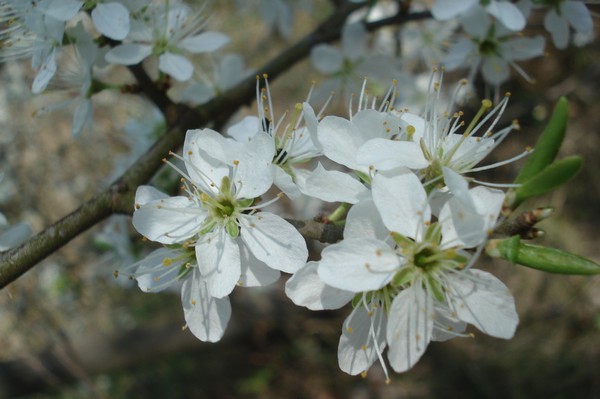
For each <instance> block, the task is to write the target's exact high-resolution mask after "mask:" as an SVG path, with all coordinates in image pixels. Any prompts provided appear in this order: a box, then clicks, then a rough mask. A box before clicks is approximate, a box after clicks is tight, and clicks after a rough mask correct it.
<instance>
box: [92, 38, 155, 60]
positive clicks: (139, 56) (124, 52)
mask: <svg viewBox="0 0 600 399" xmlns="http://www.w3.org/2000/svg"><path fill="white" fill-rule="evenodd" d="M151 54H152V46H148V45H145V44H137V43H125V44H120V45H118V46H116V47H114V48H112V49H111V50H110V51H109V52H108V53H106V55H105V56H104V58H105V59H106V62H109V63H111V64H120V65H135V64H138V63H140V62H142V60H143V59H144V58H146V57H149V56H150V55H151Z"/></svg>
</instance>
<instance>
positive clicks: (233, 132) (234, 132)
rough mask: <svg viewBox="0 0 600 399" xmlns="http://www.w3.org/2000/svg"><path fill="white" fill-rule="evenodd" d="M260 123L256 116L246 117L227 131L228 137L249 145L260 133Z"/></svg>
mask: <svg viewBox="0 0 600 399" xmlns="http://www.w3.org/2000/svg"><path fill="white" fill-rule="evenodd" d="M260 130H261V129H260V122H259V120H258V118H257V117H256V116H246V117H244V119H242V120H241V121H239V122H238V123H236V124H234V125H232V126H230V127H229V128H228V129H227V135H228V136H229V137H232V138H234V139H235V140H236V141H239V142H240V143H247V142H249V141H250V139H252V137H254V135H256V134H257V133H258V132H259V131H260Z"/></svg>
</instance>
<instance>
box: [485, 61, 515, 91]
mask: <svg viewBox="0 0 600 399" xmlns="http://www.w3.org/2000/svg"><path fill="white" fill-rule="evenodd" d="M481 74H482V75H483V79H484V80H485V81H486V82H488V83H490V84H492V85H500V84H502V83H504V82H506V81H507V80H508V78H509V77H510V69H509V67H508V63H507V62H506V60H504V59H503V58H500V57H497V56H495V55H493V56H489V57H485V58H484V59H483V64H482V65H481Z"/></svg>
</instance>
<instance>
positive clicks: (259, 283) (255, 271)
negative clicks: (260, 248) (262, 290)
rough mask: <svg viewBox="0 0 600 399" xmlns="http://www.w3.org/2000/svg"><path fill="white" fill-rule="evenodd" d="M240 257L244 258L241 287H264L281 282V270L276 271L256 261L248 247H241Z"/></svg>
mask: <svg viewBox="0 0 600 399" xmlns="http://www.w3.org/2000/svg"><path fill="white" fill-rule="evenodd" d="M240 255H241V256H242V275H241V277H240V281H239V285H240V286H242V287H264V286H266V285H270V284H272V283H274V282H275V281H277V280H279V276H280V275H281V273H280V272H279V270H274V269H271V268H270V267H268V266H267V265H265V264H264V262H261V261H260V260H258V259H256V257H255V256H254V255H253V254H252V252H250V250H249V249H248V247H246V246H245V245H242V246H241V247H240Z"/></svg>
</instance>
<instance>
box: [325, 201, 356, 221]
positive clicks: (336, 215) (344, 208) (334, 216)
mask: <svg viewBox="0 0 600 399" xmlns="http://www.w3.org/2000/svg"><path fill="white" fill-rule="evenodd" d="M351 206H352V205H351V204H348V203H346V202H342V203H341V204H340V206H338V207H337V209H336V210H335V211H333V212H332V213H331V215H329V217H328V218H327V219H328V220H329V221H330V222H331V223H336V222H339V221H340V219H341V218H343V217H344V216H346V213H348V211H349V210H350V207H351Z"/></svg>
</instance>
